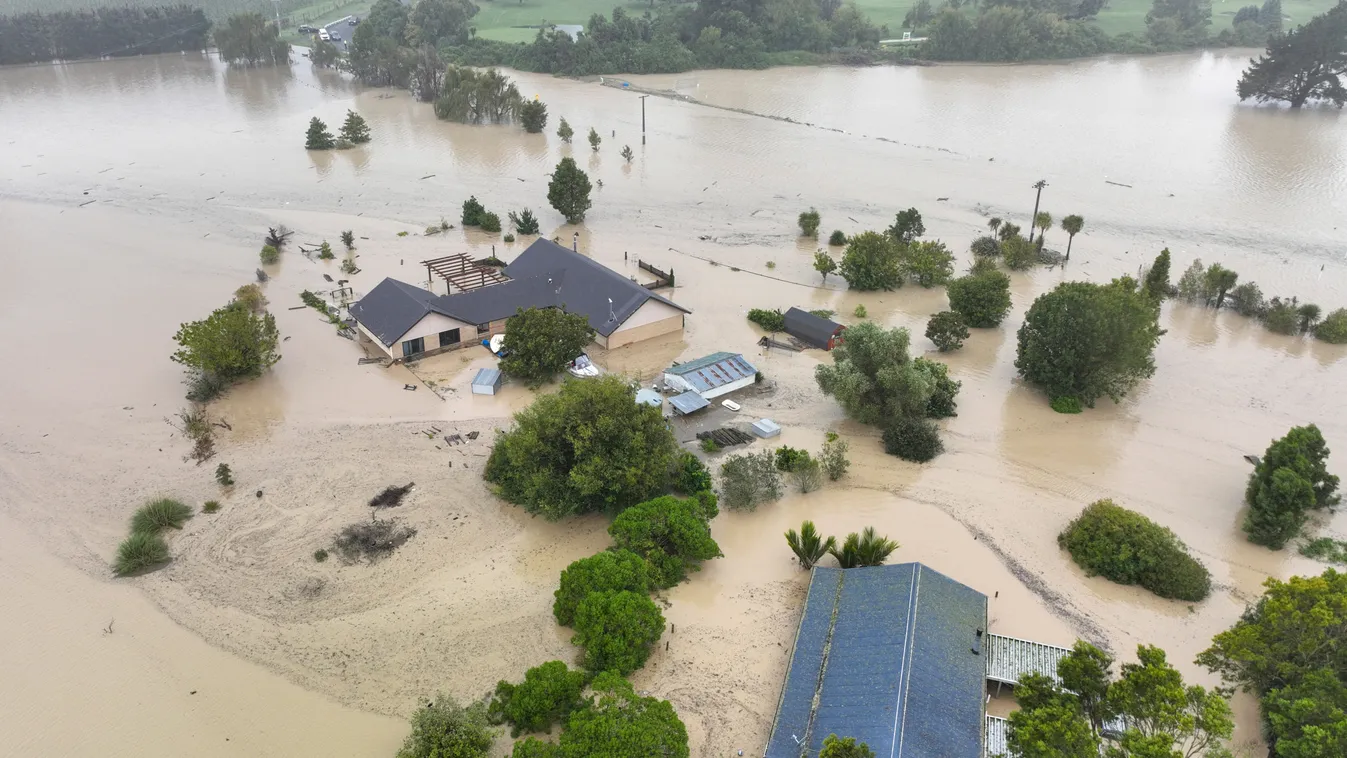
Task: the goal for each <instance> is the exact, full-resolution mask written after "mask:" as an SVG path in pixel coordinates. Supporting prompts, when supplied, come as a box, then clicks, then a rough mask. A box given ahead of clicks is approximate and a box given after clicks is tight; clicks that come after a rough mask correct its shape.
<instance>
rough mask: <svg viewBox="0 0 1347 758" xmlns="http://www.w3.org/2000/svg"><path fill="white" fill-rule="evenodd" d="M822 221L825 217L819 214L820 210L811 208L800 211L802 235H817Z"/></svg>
mask: <svg viewBox="0 0 1347 758" xmlns="http://www.w3.org/2000/svg"><path fill="white" fill-rule="evenodd" d="M822 221H823V219H822V217H821V216H819V212H818V211H817V210H816V209H814V208H810V209H809V210H807V211H800V218H799V219H798V223H799V224H800V236H802V237H817V236H818V227H819V224H820V223H822Z"/></svg>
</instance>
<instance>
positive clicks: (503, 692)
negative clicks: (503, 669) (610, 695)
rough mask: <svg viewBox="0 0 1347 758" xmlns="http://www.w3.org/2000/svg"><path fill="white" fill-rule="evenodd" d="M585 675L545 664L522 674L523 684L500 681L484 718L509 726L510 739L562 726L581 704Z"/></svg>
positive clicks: (558, 665) (564, 667) (550, 663)
mask: <svg viewBox="0 0 1347 758" xmlns="http://www.w3.org/2000/svg"><path fill="white" fill-rule="evenodd" d="M585 678H586V677H585V672H583V671H571V670H570V669H569V668H567V667H566V664H565V663H562V662H561V661H548V662H547V663H544V664H541V665H538V666H534V667H533V668H531V669H529V670H528V671H526V672H524V681H522V682H520V683H519V684H512V683H510V682H507V681H505V680H501V681H500V682H498V683H497V684H496V694H495V696H494V697H492V699H491V703H490V705H488V706H487V717H488V718H489V719H490V720H491V721H493V722H495V723H500V722H502V721H508V722H510V724H511V726H512V728H511V729H510V736H512V737H518V736H519V735H520V734H522V733H524V732H546V731H547V730H549V729H551V728H552V725H553V724H555V723H557V722H559V721H561V722H564V721H565V720H566V717H568V716H570V715H571V712H572V711H574V710H575V709H576V708H579V707H580V705H581V704H582V699H581V697H580V693H581V692H583V691H584V689H585Z"/></svg>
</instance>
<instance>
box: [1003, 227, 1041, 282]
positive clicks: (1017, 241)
mask: <svg viewBox="0 0 1347 758" xmlns="http://www.w3.org/2000/svg"><path fill="white" fill-rule="evenodd" d="M1012 226H1014V224H1006V225H1005V226H1003V227H1001V229H1002V231H1004V230H1006V229H1008V228H1010V227H1012ZM1001 260H1003V261H1005V262H1006V266H1007V267H1008V268H1010V269H1011V270H1012V271H1028V270H1029V269H1031V268H1033V267H1034V264H1036V263H1038V248H1036V247H1034V243H1032V242H1030V241H1029V240H1027V239H1025V238H1024V237H1021V236H1020V235H1019V234H1012V235H1010V236H1008V237H1004V238H1002V240H1001Z"/></svg>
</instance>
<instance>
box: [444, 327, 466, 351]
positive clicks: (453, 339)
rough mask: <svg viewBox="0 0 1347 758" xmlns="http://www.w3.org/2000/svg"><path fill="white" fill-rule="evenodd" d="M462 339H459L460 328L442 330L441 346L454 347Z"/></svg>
mask: <svg viewBox="0 0 1347 758" xmlns="http://www.w3.org/2000/svg"><path fill="white" fill-rule="evenodd" d="M461 341H462V340H460V339H459V336H458V330H457V329H450V330H449V331H447V332H440V347H453V346H454V345H457V344H458V343H459V342H461Z"/></svg>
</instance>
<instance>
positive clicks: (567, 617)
mask: <svg viewBox="0 0 1347 758" xmlns="http://www.w3.org/2000/svg"><path fill="white" fill-rule="evenodd" d="M652 586H653V582H651V580H650V565H649V564H647V563H646V561H645V559H644V558H642V557H641V556H639V555H637V554H635V553H633V552H631V551H630V550H608V551H605V552H602V553H598V554H597V555H591V556H589V557H588V558H581V559H580V560H578V561H575V562H573V563H571V565H569V566H567V567H566V568H564V569H562V571H561V586H559V587H558V588H557V590H556V592H555V593H553V595H554V597H555V598H556V600H555V601H554V602H553V603H552V615H553V616H556V619H557V623H558V624H561V625H562V626H570V625H571V624H573V623H575V609H576V607H577V606H579V605H580V601H581V600H584V599H585V598H586V597H587V596H589V595H590V594H591V593H594V592H621V591H630V592H638V593H641V594H645V593H647V592H649V591H650V589H651V587H652Z"/></svg>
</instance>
